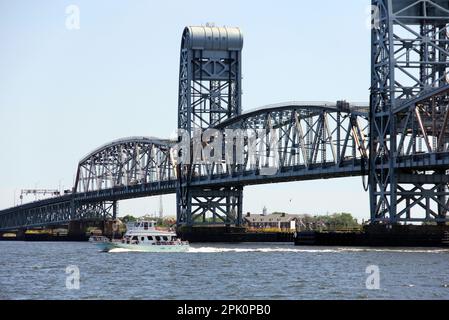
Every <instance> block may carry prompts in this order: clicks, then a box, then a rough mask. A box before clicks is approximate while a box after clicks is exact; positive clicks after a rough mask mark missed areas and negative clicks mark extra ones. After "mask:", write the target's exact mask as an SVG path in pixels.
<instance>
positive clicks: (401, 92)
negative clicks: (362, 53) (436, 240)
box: [369, 0, 449, 224]
mask: <svg viewBox="0 0 449 320" xmlns="http://www.w3.org/2000/svg"><path fill="white" fill-rule="evenodd" d="M372 4H373V20H372V22H373V26H372V48H371V49H372V71H371V107H370V109H371V114H370V169H369V179H370V206H371V221H372V222H374V223H379V222H387V223H398V222H412V221H415V222H437V223H440V224H442V223H446V222H447V221H449V220H448V216H447V212H448V210H449V203H448V196H449V192H448V182H449V179H448V175H447V166H446V167H445V166H442V165H439V163H440V162H441V161H440V160H441V159H442V158H443V157H445V156H447V152H448V143H449V132H447V126H448V119H449V105H448V103H449V95H448V92H449V90H448V85H447V84H448V76H447V72H448V70H447V68H448V67H449V61H448V55H449V32H448V23H449V1H442V0H419V1H417V0H394V1H393V0H373V1H372ZM412 163H413V164H412ZM416 164H417V165H416ZM411 166H413V169H411Z"/></svg>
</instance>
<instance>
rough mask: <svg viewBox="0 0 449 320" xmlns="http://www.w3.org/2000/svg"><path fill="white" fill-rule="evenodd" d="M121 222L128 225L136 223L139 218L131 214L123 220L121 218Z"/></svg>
mask: <svg viewBox="0 0 449 320" xmlns="http://www.w3.org/2000/svg"><path fill="white" fill-rule="evenodd" d="M120 220H121V221H122V222H123V223H125V224H126V223H128V222H134V221H137V218H136V217H134V216H132V215H129V214H127V215H126V216H124V217H123V218H120Z"/></svg>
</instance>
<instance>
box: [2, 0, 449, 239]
mask: <svg viewBox="0 0 449 320" xmlns="http://www.w3.org/2000/svg"><path fill="white" fill-rule="evenodd" d="M372 4H373V27H372V32H371V37H372V41H371V53H372V54H371V55H372V56H371V58H372V59H371V60H372V65H371V95H370V99H369V100H370V101H369V103H366V104H363V103H350V102H346V101H337V102H288V103H280V104H274V105H268V106H265V107H262V108H259V109H256V110H252V111H247V112H242V102H241V96H242V94H241V86H242V84H241V80H242V77H241V68H242V59H241V52H242V48H243V36H242V33H241V32H240V30H239V29H238V28H231V27H213V26H206V27H204V26H201V27H187V28H185V30H184V32H183V35H182V42H181V51H180V68H179V91H178V98H179V102H178V128H180V129H184V130H185V131H186V132H188V133H193V132H195V130H198V129H201V130H202V132H204V130H206V129H209V128H214V129H218V130H220V131H221V132H223V133H224V134H225V135H226V130H229V129H241V130H245V131H246V132H250V133H251V132H254V133H255V135H254V136H255V137H256V138H255V140H254V141H255V144H256V145H257V146H258V149H257V150H259V151H260V152H262V151H263V152H264V153H265V156H266V158H264V159H265V160H260V159H259V160H256V161H253V158H252V156H251V154H250V152H249V150H250V148H249V144H250V141H249V139H244V142H243V146H244V147H243V150H242V153H243V157H242V159H243V161H242V162H240V163H238V164H228V163H225V162H220V161H216V162H213V163H195V162H193V163H192V164H191V165H188V164H181V163H179V162H178V161H177V157H176V155H177V152H178V151H179V150H178V149H177V147H176V146H177V141H171V140H168V139H159V138H152V137H131V138H124V139H119V140H116V141H113V142H111V143H108V144H106V145H104V146H102V147H100V148H98V149H96V150H94V151H93V152H91V153H90V154H88V155H87V156H85V157H84V158H83V159H82V160H81V161H80V162H79V165H78V168H77V173H76V182H75V185H74V186H73V192H72V193H71V194H67V195H63V196H59V197H54V198H49V199H45V200H41V201H35V202H31V203H27V204H23V205H20V206H16V207H12V208H9V209H5V210H2V211H0V231H6V230H17V229H24V228H33V227H40V226H50V225H61V224H66V223H68V222H71V221H83V220H92V219H93V220H95V219H97V220H105V219H114V218H115V217H116V214H117V202H118V201H119V200H124V199H132V198H138V197H148V196H154V195H161V194H170V193H176V198H177V223H178V225H179V226H182V225H186V226H192V225H198V224H211V223H213V224H222V225H235V226H239V225H241V224H242V203H243V188H244V186H247V185H256V184H268V183H279V182H290V181H302V180H312V179H330V178H338V177H349V176H364V177H365V178H364V179H363V180H364V182H365V183H364V184H363V185H364V187H365V188H366V190H368V191H369V201H370V215H371V219H370V221H371V223H392V224H394V223H400V222H435V223H439V224H443V223H446V222H448V220H449V219H448V216H447V212H448V210H449V197H448V196H449V191H448V183H449V178H448V175H447V173H448V169H449V151H448V147H449V130H448V126H449V124H448V121H449V85H448V80H449V76H448V74H447V71H448V67H449V62H448V55H449V31H448V24H449V1H443V0H420V1H414V0H373V1H372ZM343 71H344V70H342V72H343ZM261 74H263V70H261ZM337 81H338V79H337ZM261 130H262V131H261ZM256 132H258V133H257V135H256ZM260 132H264V133H263V134H260ZM268 137H269V138H268ZM273 137H275V141H274V142H275V144H274V145H275V148H274V149H268V147H267V146H268V141H271V142H273ZM270 139H271V140H270ZM254 141H253V143H254ZM265 144H267V145H265ZM224 148H225V146H224V145H223V150H224ZM223 150H221V151H223ZM214 152H215V151H214ZM219 152H220V151H219ZM178 155H179V154H178ZM274 159H276V161H275V162H276V165H275V166H274V165H273V161H274ZM267 167H271V168H273V167H274V168H275V170H274V171H273V172H272V173H270V174H269V175H267V174H265V173H264V168H267ZM361 187H362V182H361ZM323 198H325V194H323ZM367 198H368V197H367Z"/></svg>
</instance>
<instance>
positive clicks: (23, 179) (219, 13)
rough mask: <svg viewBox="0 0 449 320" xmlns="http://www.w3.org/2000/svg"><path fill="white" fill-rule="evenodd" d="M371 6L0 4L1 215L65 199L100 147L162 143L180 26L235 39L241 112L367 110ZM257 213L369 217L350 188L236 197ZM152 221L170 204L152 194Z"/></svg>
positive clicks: (314, 186)
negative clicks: (344, 105) (47, 191)
mask: <svg viewBox="0 0 449 320" xmlns="http://www.w3.org/2000/svg"><path fill="white" fill-rule="evenodd" d="M70 4H74V5H77V6H79V8H80V27H81V28H80V30H67V29H66V27H65V20H66V17H67V15H66V13H65V9H66V7H67V6H68V5H70ZM369 4H370V1H367V0H363V1H362V0H345V1H334V0H322V1H319V2H318V1H316V2H314V1H300V0H294V1H281V0H278V1H257V2H254V1H233V0H231V1H226V2H221V3H220V2H212V1H168V0H167V1H137V0H136V1H125V0H103V1H100V0H95V1H92V0H89V1H82V0H72V1H49V0H40V1H32V0H29V1H25V0H16V1H8V0H0V150H1V152H2V153H1V157H0V208H5V207H9V206H12V205H13V201H14V193H15V190H16V192H18V191H17V190H20V189H22V188H35V187H38V188H58V186H59V185H60V184H61V185H63V186H64V187H65V188H70V187H71V185H72V183H73V178H74V175H75V171H76V166H77V163H78V161H79V160H80V159H81V158H82V157H83V156H84V155H85V154H87V153H89V152H90V151H91V150H92V149H94V148H96V147H97V146H99V145H102V144H104V143H106V142H108V141H111V140H114V139H116V138H120V137H126V136H137V135H142V136H159V137H168V136H170V134H171V133H172V132H173V131H174V130H175V129H176V125H177V123H176V121H177V118H176V110H177V90H178V60H179V46H180V38H181V33H182V31H183V28H184V26H186V25H201V24H206V23H207V22H214V23H215V24H216V25H227V26H238V27H240V28H241V29H242V31H243V33H244V49H243V109H244V110H248V109H251V108H255V107H259V106H262V105H266V104H271V103H277V102H282V101H291V100H307V101H310V100H318V101H324V100H329V101H336V100H340V99H346V100H349V101H367V100H368V95H369V92H368V88H369V83H370V74H369V72H370V31H369V29H368V28H367V27H366V21H367V19H368V13H367V10H368V9H367V7H368V6H369ZM262 199H263V200H262ZM290 200H291V201H290ZM158 205H159V201H158V199H157V198H154V199H152V198H150V199H141V200H134V201H123V202H121V203H120V212H121V213H122V214H124V213H134V214H136V215H141V214H145V213H150V212H156V211H157V210H158ZM264 205H266V206H267V208H268V211H275V210H283V211H288V212H290V213H311V214H326V213H332V212H339V211H347V212H352V213H353V214H354V215H355V216H357V217H358V218H365V219H367V218H368V217H369V212H368V208H369V206H368V194H367V193H365V192H363V189H362V181H361V178H360V177H358V178H348V179H336V180H318V181H311V182H294V183H289V184H276V185H269V186H257V187H247V188H245V193H244V212H247V211H251V212H254V213H257V212H261V211H262V208H263V206H264ZM164 209H165V212H166V214H174V213H175V211H174V210H175V197H174V196H164Z"/></svg>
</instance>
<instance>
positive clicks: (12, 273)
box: [0, 242, 449, 299]
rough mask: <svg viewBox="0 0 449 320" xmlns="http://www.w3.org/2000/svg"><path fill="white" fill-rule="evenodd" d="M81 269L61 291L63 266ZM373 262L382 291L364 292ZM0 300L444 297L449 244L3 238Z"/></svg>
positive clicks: (448, 286) (446, 296) (448, 273)
mask: <svg viewBox="0 0 449 320" xmlns="http://www.w3.org/2000/svg"><path fill="white" fill-rule="evenodd" d="M71 265H74V266H77V267H78V268H79V271H80V288H79V290H76V289H75V290H73V289H72V290H69V289H67V287H66V278H67V276H69V274H67V273H66V268H67V266H71ZM369 265H377V266H378V267H379V270H380V289H379V290H368V289H366V279H367V277H368V276H369V274H367V273H366V268H367V267H368V266H369ZM0 288H1V290H0V298H1V299H73V298H76V299H390V298H393V299H449V250H443V249H360V248H329V247H326V248H324V247H295V246H293V245H291V244H278V243H276V244H265V243H264V244H232V245H231V244H193V245H192V249H191V251H190V252H188V253H138V252H115V253H101V252H98V250H97V248H96V247H95V246H93V245H91V244H89V243H83V242H76V243H69V242H60V243H57V242H0Z"/></svg>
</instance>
